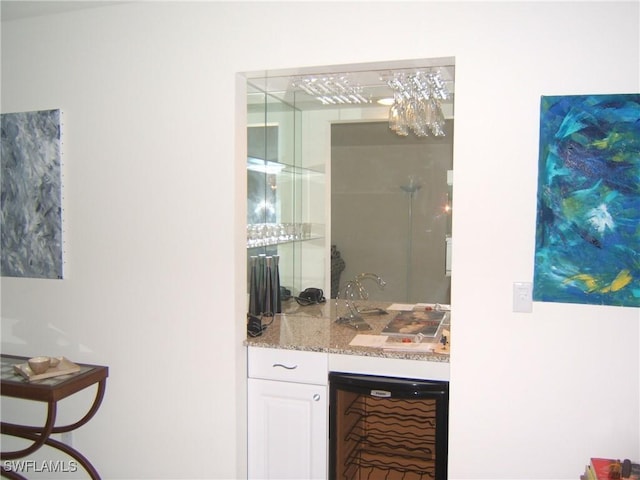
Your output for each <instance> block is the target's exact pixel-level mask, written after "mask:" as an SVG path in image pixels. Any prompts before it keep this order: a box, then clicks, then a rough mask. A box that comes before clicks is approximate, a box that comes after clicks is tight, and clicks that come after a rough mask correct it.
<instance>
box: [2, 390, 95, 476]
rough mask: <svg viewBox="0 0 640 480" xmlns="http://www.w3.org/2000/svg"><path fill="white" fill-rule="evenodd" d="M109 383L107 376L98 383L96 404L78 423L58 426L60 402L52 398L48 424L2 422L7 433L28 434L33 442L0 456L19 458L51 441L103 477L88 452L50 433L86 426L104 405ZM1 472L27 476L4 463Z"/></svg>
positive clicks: (85, 468) (85, 467)
mask: <svg viewBox="0 0 640 480" xmlns="http://www.w3.org/2000/svg"><path fill="white" fill-rule="evenodd" d="M106 385H107V381H106V379H104V380H102V381H100V382H99V383H98V387H97V390H96V396H95V398H94V400H93V404H92V405H91V407H90V408H89V410H88V411H87V413H86V414H85V415H84V416H83V417H82V418H81V419H80V420H78V421H77V422H75V423H72V424H69V425H61V426H59V427H55V426H54V424H55V419H56V411H57V407H56V402H54V401H51V402H48V409H47V421H46V423H45V425H44V427H33V426H28V425H16V424H13V423H5V422H2V433H3V434H6V435H11V436H14V437H20V438H25V439H27V440H32V441H33V444H32V445H30V446H29V447H27V448H24V449H22V450H16V451H13V452H2V453H1V456H0V458H1V459H2V460H12V459H16V458H22V457H25V456H27V455H29V454H31V453H33V452H35V451H36V450H38V449H39V448H40V447H42V445H48V446H50V447H52V448H55V449H56V450H60V451H62V452H64V453H66V454H67V455H69V456H70V457H71V458H73V459H74V460H76V461H77V462H78V463H79V464H80V465H81V466H82V468H84V470H85V471H86V472H87V473H88V474H89V475H90V477H91V478H92V480H100V474H99V473H98V471H97V470H96V469H95V467H94V466H93V465H92V464H91V462H90V461H89V460H88V459H87V458H86V457H85V456H84V455H82V454H81V453H80V452H79V451H78V450H76V449H75V448H73V447H70V446H69V445H67V444H66V443H63V442H60V441H58V440H55V439H53V438H50V436H51V434H52V433H64V432H70V431H72V430H76V429H77V428H79V427H81V426H83V425H84V424H86V423H87V422H88V421H89V420H91V418H93V416H94V415H95V414H96V412H97V411H98V409H99V408H100V405H101V403H102V400H103V398H104V393H105V389H106ZM0 473H1V474H2V476H3V477H6V478H13V479H24V478H25V477H22V476H20V475H18V474H17V473H16V472H14V471H10V470H7V469H6V468H4V467H2V468H1V469H0Z"/></svg>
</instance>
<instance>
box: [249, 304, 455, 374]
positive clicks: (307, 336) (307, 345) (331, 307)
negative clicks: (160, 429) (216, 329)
mask: <svg viewBox="0 0 640 480" xmlns="http://www.w3.org/2000/svg"><path fill="white" fill-rule="evenodd" d="M340 302H341V303H340V304H339V305H338V307H337V308H338V312H339V313H340V315H341V316H342V315H346V313H347V309H346V306H345V304H344V301H340ZM356 304H357V305H358V306H359V307H361V308H363V307H366V308H368V309H369V308H381V309H384V310H386V311H387V312H388V313H387V314H384V315H366V316H364V317H363V319H364V320H365V322H366V323H368V324H369V325H370V326H371V330H360V331H359V330H355V329H353V328H351V327H349V326H346V325H341V324H338V323H336V322H335V319H336V318H337V316H336V301H335V300H327V302H326V303H323V304H319V305H307V306H301V305H298V303H297V302H296V301H295V300H294V299H291V300H288V301H286V302H283V305H282V306H283V313H281V314H278V315H275V316H274V317H264V318H263V319H262V324H263V325H268V326H267V328H266V329H265V331H264V332H263V333H262V335H261V336H259V337H247V340H246V341H245V345H248V346H252V347H268V348H281V349H288V350H306V351H311V352H327V353H338V354H347V355H361V356H370V357H383V358H400V359H409V360H425V361H431V362H449V354H448V353H436V352H427V353H424V352H398V351H393V352H390V351H385V350H383V349H382V348H377V347H360V346H351V345H349V343H350V342H351V341H352V340H353V338H354V337H355V336H356V335H358V334H371V335H379V334H380V333H381V331H382V329H383V328H384V327H385V325H387V323H389V321H390V320H391V319H393V317H394V316H395V315H396V314H397V313H398V312H397V311H393V310H387V309H388V307H389V306H390V305H391V304H390V303H375V302H363V301H358V302H356ZM269 322H272V323H271V324H269ZM442 328H447V329H450V325H449V321H448V320H447V321H445V324H444V325H443V327H441V330H442ZM439 339H440V332H438V335H437V336H436V338H435V339H433V341H435V342H438V341H439ZM424 341H427V340H423V342H424Z"/></svg>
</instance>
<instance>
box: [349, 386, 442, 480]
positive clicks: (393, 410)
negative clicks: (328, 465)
mask: <svg viewBox="0 0 640 480" xmlns="http://www.w3.org/2000/svg"><path fill="white" fill-rule="evenodd" d="M343 420H344V423H343V425H344V426H345V428H344V429H343V431H342V432H341V434H342V435H343V441H344V443H343V445H344V446H345V449H346V455H345V456H344V465H343V469H342V472H343V478H344V480H351V479H358V480H363V479H368V480H369V479H370V480H374V479H378V478H384V479H386V480H394V479H403V480H435V451H436V449H435V445H436V434H435V430H436V401H435V400H425V399H420V400H414V399H395V398H376V397H371V396H367V395H358V396H356V397H355V398H354V399H353V401H352V402H351V404H350V405H349V406H348V407H347V408H346V410H345V412H344V417H343Z"/></svg>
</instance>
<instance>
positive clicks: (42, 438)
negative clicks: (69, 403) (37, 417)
mask: <svg viewBox="0 0 640 480" xmlns="http://www.w3.org/2000/svg"><path fill="white" fill-rule="evenodd" d="M1 359H2V366H1V379H2V384H1V388H2V395H3V396H6V397H14V398H20V399H24V400H33V401H37V402H45V403H46V404H47V419H46V421H45V424H44V425H43V426H42V427H39V426H27V425H18V424H14V423H8V422H4V421H2V422H0V423H1V431H2V434H3V435H11V436H14V437H20V438H24V439H27V440H30V441H32V442H33V443H31V444H30V445H29V446H27V447H26V448H23V449H22V450H15V451H10V452H5V451H3V452H1V453H0V459H1V460H2V465H1V467H0V475H2V476H3V477H6V478H13V479H24V478H26V477H23V476H22V475H20V474H19V473H18V472H17V471H16V469H12V468H10V466H9V465H8V463H9V462H8V461H9V460H15V459H18V458H23V457H25V456H27V455H30V454H32V453H33V452H35V451H36V450H38V449H39V448H40V447H42V446H43V445H47V446H49V447H52V448H55V449H57V450H60V451H62V452H64V453H65V454H67V455H69V456H70V457H71V458H73V459H74V460H76V461H77V462H78V464H79V465H81V466H82V468H84V469H85V470H86V471H87V473H88V474H89V475H90V477H91V478H92V479H94V480H99V479H100V475H99V474H98V472H97V470H96V469H95V468H94V467H93V465H92V464H91V462H89V460H87V458H86V457H85V456H84V455H82V454H81V453H80V452H78V451H77V450H76V449H74V448H72V447H70V446H69V445H67V444H65V443H63V442H60V441H58V440H55V439H53V438H51V434H52V433H65V432H70V431H72V430H76V429H77V428H79V427H81V426H82V425H84V424H86V423H87V422H88V421H89V420H91V418H92V417H93V416H94V415H95V414H96V412H97V411H98V409H99V408H100V404H101V403H102V399H103V397H104V392H105V388H106V384H107V377H108V375H109V368H108V367H103V366H99V365H84V364H78V365H79V366H80V371H79V372H76V373H71V374H68V375H61V376H59V377H53V378H47V379H43V380H38V381H32V382H29V381H27V380H26V379H24V378H23V377H21V376H20V375H19V374H17V373H14V369H13V366H14V365H15V364H21V363H25V362H26V361H27V360H28V357H19V356H14V355H4V354H3V355H1ZM95 384H97V390H96V395H95V399H94V400H93V404H92V405H91V407H90V408H89V410H88V411H87V413H86V414H85V415H84V416H83V417H82V418H81V419H80V420H78V421H77V422H75V423H72V424H69V425H63V426H56V425H55V422H56V412H57V404H58V401H59V400H62V399H63V398H66V397H69V396H70V395H73V394H74V393H77V392H79V391H80V390H83V389H85V388H87V387H90V386H92V385H95ZM17 463H18V462H16V464H17Z"/></svg>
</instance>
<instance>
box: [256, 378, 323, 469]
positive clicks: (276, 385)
mask: <svg viewBox="0 0 640 480" xmlns="http://www.w3.org/2000/svg"><path fill="white" fill-rule="evenodd" d="M248 407H249V412H248V427H249V428H248V430H249V432H248V436H249V439H248V440H249V443H248V450H249V452H248V453H249V462H248V463H249V465H248V473H249V479H251V480H253V479H273V480H275V479H278V480H284V479H295V480H302V479H325V478H326V476H327V441H328V432H327V428H328V427H327V410H328V401H327V387H326V386H320V385H307V384H302V383H292V382H279V381H273V380H261V379H254V378H250V379H249V384H248Z"/></svg>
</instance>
